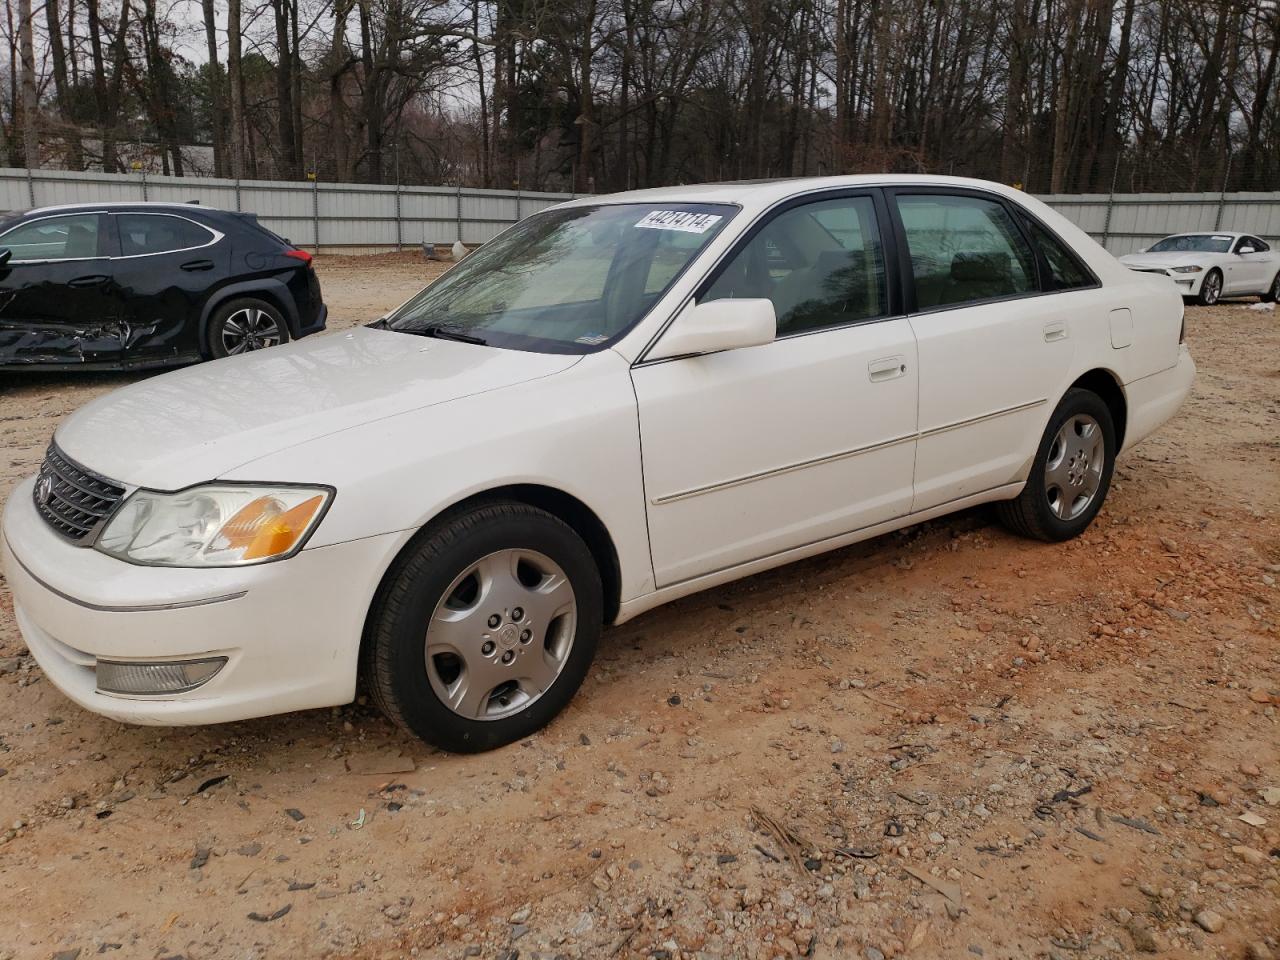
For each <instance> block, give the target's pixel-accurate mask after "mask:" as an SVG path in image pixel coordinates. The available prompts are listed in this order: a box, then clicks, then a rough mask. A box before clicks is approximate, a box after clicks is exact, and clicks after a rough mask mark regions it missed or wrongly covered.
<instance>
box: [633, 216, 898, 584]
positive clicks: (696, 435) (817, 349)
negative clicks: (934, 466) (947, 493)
mask: <svg viewBox="0 0 1280 960" xmlns="http://www.w3.org/2000/svg"><path fill="white" fill-rule="evenodd" d="M883 222H884V216H883V200H882V199H881V198H880V197H879V196H878V194H872V193H866V192H863V193H857V194H845V195H841V196H829V195H828V198H827V199H822V200H815V201H811V202H807V203H799V204H793V205H790V206H788V207H786V208H785V209H783V210H781V211H780V212H777V213H776V214H774V215H772V217H771V218H770V219H768V220H767V221H765V222H764V223H763V225H762V226H760V227H757V228H755V229H754V230H753V231H752V232H751V233H750V234H748V236H747V237H746V238H744V240H743V241H742V242H740V243H739V245H738V247H737V248H736V250H735V252H734V253H733V254H732V255H731V256H730V257H729V258H727V260H726V261H725V263H724V264H723V265H722V268H721V269H719V270H718V271H717V272H716V273H714V274H713V275H712V277H711V278H709V280H708V282H707V283H706V284H704V287H703V289H702V290H700V291H699V294H698V299H699V300H700V301H702V300H715V299H724V298H756V297H767V298H768V299H770V300H772V301H773V304H774V309H775V312H776V314H777V318H778V335H777V339H776V340H774V341H773V342H772V343H767V344H764V345H761V346H757V347H749V348H745V349H739V350H727V351H723V352H720V353H715V354H709V355H704V356H696V357H684V358H677V359H672V360H662V361H656V362H652V363H645V362H644V361H643V360H642V361H641V362H640V363H639V364H638V365H637V366H636V367H634V368H633V371H632V380H633V382H634V385H635V390H636V397H637V400H638V403H639V416H640V436H641V446H642V452H643V461H644V481H645V497H646V500H647V508H648V515H649V536H650V543H651V549H652V553H653V565H654V574H655V577H656V580H657V584H658V586H660V587H661V586H668V585H670V584H673V583H677V582H680V581H682V580H687V579H690V578H693V577H697V576H700V575H703V574H707V573H712V572H714V571H718V570H723V569H726V568H729V567H733V566H737V565H739V564H742V563H746V562H749V561H751V560H755V559H759V558H763V557H768V556H771V555H774V554H777V553H781V552H783V551H786V550H788V549H792V548H795V547H800V546H804V545H807V544H812V543H816V542H819V541H822V540H825V539H828V538H832V537H837V536H839V535H841V534H844V533H848V532H850V531H853V530H857V529H859V528H862V527H867V526H872V525H874V524H877V523H880V522H883V521H885V520H889V519H892V518H895V517H899V516H902V515H904V514H906V513H907V512H908V511H909V509H910V505H911V477H912V466H913V461H914V455H915V431H916V393H917V369H916V346H915V338H914V336H913V335H912V332H911V327H910V324H909V323H908V321H907V320H906V319H905V318H903V317H902V316H900V315H898V313H899V311H898V310H897V309H896V306H897V304H896V302H891V300H890V296H889V291H890V289H891V284H890V283H889V276H888V272H887V263H886V256H885V249H886V244H885V243H884V240H883V237H882V234H881V228H882V225H883ZM679 322H680V320H679V318H678V317H677V319H676V320H675V323H676V324H678V323H679Z"/></svg>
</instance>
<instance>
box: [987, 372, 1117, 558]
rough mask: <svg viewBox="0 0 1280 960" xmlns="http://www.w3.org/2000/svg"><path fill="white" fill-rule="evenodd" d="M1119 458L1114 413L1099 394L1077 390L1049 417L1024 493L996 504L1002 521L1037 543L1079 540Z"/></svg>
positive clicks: (1100, 501)
mask: <svg viewBox="0 0 1280 960" xmlns="http://www.w3.org/2000/svg"><path fill="white" fill-rule="evenodd" d="M1115 457H1116V430H1115V424H1114V423H1113V422H1112V420H1111V411H1110V410H1109V409H1108V408H1107V405H1106V404H1105V403H1103V402H1102V398H1101V397H1099V396H1098V395H1097V394H1096V393H1093V392H1091V391H1089V390H1081V389H1078V388H1075V387H1073V388H1072V389H1070V390H1068V391H1067V395H1066V396H1065V397H1063V398H1062V402H1061V403H1059V404H1058V407H1057V409H1056V410H1054V411H1053V416H1052V417H1050V418H1049V425H1048V427H1046V428H1045V431H1044V436H1043V437H1042V438H1041V440H1040V446H1039V448H1038V449H1037V450H1036V458H1035V462H1034V463H1033V464H1032V466H1031V475H1030V476H1029V477H1027V485H1026V486H1025V487H1024V488H1023V490H1022V493H1020V494H1019V495H1018V496H1017V497H1016V498H1015V499H1013V500H1009V501H1007V502H1005V503H1001V504H998V505H997V511H998V513H999V516H1000V520H1001V522H1003V523H1004V525H1005V526H1007V527H1008V528H1009V529H1010V530H1012V531H1013V532H1014V533H1017V534H1021V535H1022V536H1024V537H1032V538H1034V539H1037V540H1048V541H1061V540H1070V539H1071V538H1072V537H1078V536H1079V535H1080V534H1082V533H1083V532H1084V531H1085V528H1086V527H1088V526H1089V524H1090V523H1091V522H1093V518H1094V517H1095V516H1097V514H1098V511H1099V510H1101V509H1102V501H1103V500H1105V499H1106V496H1107V490H1108V489H1109V488H1110V486H1111V471H1112V468H1113V467H1114V465H1115Z"/></svg>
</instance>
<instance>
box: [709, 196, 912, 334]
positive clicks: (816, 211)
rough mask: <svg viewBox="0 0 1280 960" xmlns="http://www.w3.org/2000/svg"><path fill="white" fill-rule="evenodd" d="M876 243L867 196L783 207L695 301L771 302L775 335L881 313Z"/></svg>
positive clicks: (882, 292) (879, 256)
mask: <svg viewBox="0 0 1280 960" xmlns="http://www.w3.org/2000/svg"><path fill="white" fill-rule="evenodd" d="M885 290H886V285H885V267H884V250H883V249H882V247H881V244H880V228H879V225H878V224H877V222H876V209H875V203H874V201H872V199H871V198H870V197H841V198H838V199H835V200H822V201H819V202H817V203H808V204H805V205H804V206H799V207H792V208H791V209H789V210H784V211H783V212H782V213H779V214H778V215H777V216H775V217H774V218H773V219H772V220H770V221H769V222H768V223H766V224H765V225H764V227H762V228H761V229H760V230H759V231H758V232H757V233H756V234H755V235H754V236H752V238H751V239H750V240H748V241H747V243H746V245H745V246H744V247H743V248H742V249H740V250H739V251H738V252H737V253H736V254H735V255H734V257H733V259H732V260H730V261H729V263H728V264H727V265H726V267H725V269H724V271H723V272H722V273H721V274H720V275H719V276H718V277H717V278H716V280H715V282H714V283H713V284H712V285H711V289H710V290H708V291H707V292H706V294H704V295H703V296H702V298H701V299H702V301H704V302H705V301H707V300H723V299H726V298H738V299H743V298H747V299H754V298H760V297H762V298H765V299H768V300H771V301H773V309H774V312H775V313H776V314H777V317H778V336H780V337H782V336H786V335H787V334H791V333H804V332H806V331H809V330H819V329H822V328H823V327H835V326H842V325H844V324H848V323H856V322H858V321H860V320H869V319H871V318H873V317H878V316H882V315H883V314H884V313H886V312H887V309H888V307H887V300H886V293H885Z"/></svg>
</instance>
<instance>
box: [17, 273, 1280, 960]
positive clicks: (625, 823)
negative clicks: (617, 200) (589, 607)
mask: <svg viewBox="0 0 1280 960" xmlns="http://www.w3.org/2000/svg"><path fill="white" fill-rule="evenodd" d="M428 266H429V265H427V264H424V263H422V262H421V261H419V260H415V259H414V258H412V257H410V256H407V255H406V256H403V257H396V256H385V257H377V258H366V259H360V260H355V259H350V258H323V259H321V260H320V261H319V267H320V270H321V274H322V280H323V284H324V290H325V293H326V296H327V299H328V301H329V303H330V304H331V310H332V314H331V317H332V328H333V329H342V328H343V327H344V326H348V325H350V324H351V323H353V322H357V321H364V320H369V319H372V318H374V317H376V316H377V315H378V314H380V313H381V312H382V311H384V310H385V309H387V308H389V307H392V306H394V305H395V304H397V303H399V302H400V301H401V300H403V299H404V298H406V297H407V296H408V295H409V294H411V293H412V292H413V291H414V290H415V289H416V288H417V287H418V286H419V285H420V284H421V283H422V282H423V281H424V280H425V279H426V278H427V277H428V276H429V275H430V271H429V269H428ZM1188 330H1189V333H1188V337H1189V340H1190V342H1191V345H1192V350H1193V352H1194V354H1195V357H1196V360H1197V362H1198V363H1199V369H1200V374H1199V378H1198V380H1197V383H1196V387H1195V391H1194V394H1193V396H1192V397H1191V399H1190V400H1189V401H1188V403H1187V404H1186V406H1185V407H1184V408H1183V410H1182V412H1181V413H1180V414H1179V415H1178V417H1177V418H1176V419H1175V420H1174V421H1173V422H1171V423H1170V424H1168V425H1167V426H1166V427H1165V428H1164V429H1162V430H1161V431H1160V432H1159V433H1158V434H1157V435H1156V436H1155V437H1153V438H1152V439H1150V440H1148V441H1147V442H1146V443H1144V444H1142V445H1141V446H1140V447H1138V448H1137V449H1135V450H1133V451H1132V452H1130V453H1128V454H1127V455H1126V456H1124V457H1123V458H1122V460H1121V462H1120V463H1119V465H1118V468H1117V472H1116V479H1115V484H1114V486H1113V488H1112V491H1111V495H1110V498H1109V499H1108V501H1107V505H1106V508H1105V509H1104V510H1103V512H1102V514H1101V516H1100V517H1099V519H1098V521H1097V522H1096V523H1095V524H1094V525H1093V527H1092V528H1091V529H1090V531H1089V532H1088V533H1087V534H1086V535H1085V536H1084V537H1082V538H1081V539H1079V540H1078V541H1075V542H1073V543H1069V544H1065V545H1057V546H1048V545H1044V544H1038V543H1029V542H1027V541H1024V540H1019V539H1016V538H1015V537H1012V536H1010V535H1009V534H1006V533H1005V532H1003V531H1002V530H1001V529H1000V528H998V527H996V526H994V525H992V523H991V522H990V517H989V514H988V513H986V512H982V511H977V512H970V513H965V514H961V515H958V516H955V517H951V518H948V519H946V520H944V521H940V522H934V523H930V524H927V525H924V526H921V527H916V528H913V529H911V530H908V531H905V532H902V533H900V534H896V535H893V536H888V537H882V538H880V539H878V540H876V541H873V542H871V543H867V544H863V545H859V546H856V547H853V548H850V549H846V550H842V551H839V552H836V553H833V554H829V555H827V556H824V557H821V558H817V559H814V560H810V561H807V562H804V563H800V564H796V565H794V566H790V567H786V568H784V569H781V570H778V571H774V572H772V573H769V574H765V575H761V576H757V577H754V578H751V579H749V580H746V581H743V582H740V583H737V584H734V585H731V586H728V587H723V588H720V589H717V590H713V591H710V592H708V593H704V594H702V595H699V596H695V597H691V598H689V599H686V600H683V601H680V602H678V603H675V604H672V605H671V606H669V607H666V608H663V609H660V610H657V611H654V612H652V613H650V614H647V615H645V616H644V617H641V618H640V619H638V620H636V621H634V622H632V623H630V624H627V625H626V626H624V627H622V628H619V629H617V630H613V631H610V632H608V633H607V634H606V635H605V638H604V640H603V642H602V645H601V650H600V655H599V658H598V660H597V662H596V665H595V667H594V669H593V672H592V674H591V676H590V677H589V678H588V680H587V682H586V684H585V685H584V687H583V689H582V691H581V693H580V694H579V695H578V697H577V698H576V699H575V700H574V702H573V703H572V705H571V706H570V708H569V709H568V710H567V711H566V712H565V713H564V714H563V715H562V716H561V717H560V718H559V719H558V720H557V721H556V722H555V723H553V724H552V725H551V726H550V728H548V729H547V730H545V731H543V732H542V733H541V734H539V735H538V736H535V737H533V738H532V739H530V740H528V741H526V742H523V743H520V744H517V745H515V746H512V747H509V748H507V749H505V750H502V751H498V752H496V753H490V754H486V755H482V756H473V757H456V756H449V755H444V754H440V753H436V752H434V751H432V750H430V749H428V748H425V747H423V746H422V745H421V744H419V743H417V742H415V741H413V740H410V739H409V738H408V737H406V736H404V735H403V734H401V733H399V732H398V731H397V730H395V729H394V728H393V727H392V726H391V725H390V724H389V723H387V722H386V721H384V720H383V719H382V718H381V717H380V716H378V714H377V713H376V712H374V711H373V710H372V709H371V708H370V707H368V706H365V705H363V704H356V705H352V706H349V707H343V708H340V709H334V710H320V711H314V712H310V713H305V714H295V715H291V716H287V717H279V718H274V719H267V720H259V721H253V722H247V723H238V724H232V725H227V726H220V727H209V728H202V729H201V728H195V729H192V728H184V729H170V730H165V729H154V728H133V727H125V726H122V725H120V724H118V723H113V722H110V721H107V720H104V719H102V718H99V717H97V716H94V715H91V714H88V713H85V712H83V711H82V710H80V709H78V708H77V707H75V706H73V705H72V704H71V703H70V702H69V701H67V700H66V699H64V698H63V697H62V696H61V695H60V694H59V693H58V692H57V691H56V690H55V689H53V688H52V686H51V685H50V684H49V683H48V682H47V681H46V680H44V679H43V677H42V675H41V672H40V670H39V668H38V667H37V666H35V664H34V662H33V661H32V660H31V658H30V657H29V656H27V654H26V648H25V646H24V644H23V642H22V639H21V637H20V636H19V634H18V630H17V628H16V626H15V625H14V622H13V615H12V604H11V601H10V599H9V597H8V595H7V593H4V592H3V591H0V768H3V769H2V770H0V904H2V906H0V956H6V957H22V958H26V957H37V958H49V957H60V958H71V957H77V956H78V957H79V958H80V960H87V958H88V957H90V956H96V955H99V954H102V955H105V956H118V957H143V958H159V957H174V956H182V957H185V958H189V960H203V958H214V957H236V958H252V957H289V958H295V957H316V956H326V957H353V958H382V957H399V956H418V957H446V958H457V957H467V956H476V957H483V958H504V960H512V958H515V957H517V956H518V957H520V958H524V960H529V958H537V957H545V958H552V957H557V956H563V957H570V958H573V957H582V958H610V957H652V958H664V957H665V958H678V957H699V958H713V957H715V958H730V957H746V958H753V960H754V958H774V957H792V956H809V957H819V958H844V957H849V958H855V957H856V958H867V960H876V958H885V957H889V958H891V957H899V956H909V957H924V958H932V957H939V958H941V957H947V958H953V957H965V956H969V957H972V956H978V957H989V958H1009V960H1024V958H1032V957H1048V958H1053V960H1074V958H1083V957H1094V956H1102V957H1129V956H1136V955H1139V954H1158V955H1160V956H1163V957H1177V958H1192V957H1197V958H1198V957H1231V958H1245V957H1248V958H1250V960H1264V958H1267V957H1273V956H1274V957H1280V726H1278V724H1277V721H1278V720H1280V626H1278V624H1280V605H1278V601H1280V594H1278V592H1277V588H1276V580H1277V579H1278V578H1280V536H1278V533H1280V530H1278V528H1277V509H1278V508H1280V312H1262V311H1253V310H1247V309H1244V308H1243V306H1242V305H1241V304H1228V305H1224V306H1220V307H1217V308H1213V309H1197V308H1189V309H1188ZM128 379H130V378H128V377H123V376H92V375H90V376H83V375H82V376H73V375H59V376H46V375H42V376H32V375H26V376H23V377H21V378H19V377H16V376H4V375H3V374H0V434H2V435H3V439H4V450H5V456H4V457H3V459H2V460H0V495H3V494H5V493H7V492H8V490H9V489H10V488H11V487H12V485H13V484H14V483H15V482H16V481H17V480H18V479H19V478H20V477H22V476H25V475H27V474H30V473H32V472H34V471H35V469H36V467H37V465H38V463H39V461H40V459H41V457H42V455H43V452H44V448H45V445H46V443H47V442H48V440H49V436H50V434H51V432H52V430H53V428H54V427H55V426H56V425H57V423H58V421H59V419H60V418H61V417H62V416H63V415H65V414H67V413H69V412H70V411H71V410H73V409H75V408H76V407H78V406H79V405H81V404H82V403H84V402H85V401H87V400H88V399H89V398H91V397H92V396H95V395H97V394H99V393H101V392H103V391H105V390H108V389H110V388H112V387H114V386H117V385H119V384H121V383H124V382H126V381H127V380H128Z"/></svg>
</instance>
